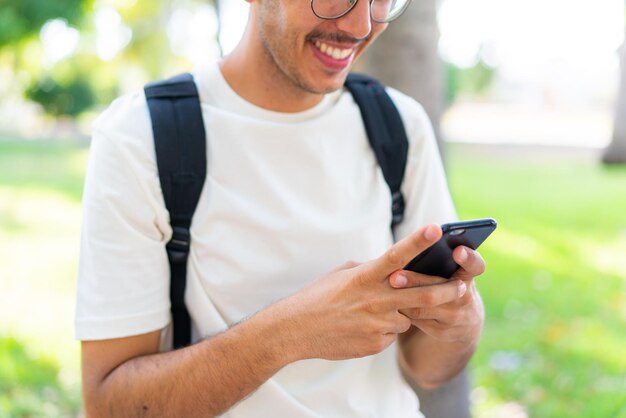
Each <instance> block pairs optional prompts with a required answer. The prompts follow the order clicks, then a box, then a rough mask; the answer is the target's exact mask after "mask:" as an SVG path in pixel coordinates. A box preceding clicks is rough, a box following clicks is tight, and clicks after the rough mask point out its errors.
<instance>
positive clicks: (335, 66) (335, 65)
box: [309, 41, 355, 70]
mask: <svg viewBox="0 0 626 418" xmlns="http://www.w3.org/2000/svg"><path fill="white" fill-rule="evenodd" d="M309 48H311V50H312V51H313V55H315V57H316V58H317V59H318V60H320V61H321V63H322V64H323V65H324V66H325V67H327V68H329V69H332V70H343V69H344V68H346V67H348V66H349V65H350V63H351V62H352V59H353V58H354V52H355V49H354V48H353V49H352V52H351V53H350V55H348V56H347V57H345V58H343V59H339V60H336V59H334V58H333V57H330V56H328V55H326V54H324V53H323V52H322V51H320V50H319V49H317V47H316V46H315V44H314V43H313V42H311V41H309Z"/></svg>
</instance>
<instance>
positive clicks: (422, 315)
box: [390, 248, 485, 389]
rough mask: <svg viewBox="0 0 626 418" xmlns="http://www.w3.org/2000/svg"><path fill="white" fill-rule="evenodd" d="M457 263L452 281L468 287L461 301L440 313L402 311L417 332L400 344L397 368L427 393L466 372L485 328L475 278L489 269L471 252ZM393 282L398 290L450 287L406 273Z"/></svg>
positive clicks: (394, 277)
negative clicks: (463, 371) (402, 280)
mask: <svg viewBox="0 0 626 418" xmlns="http://www.w3.org/2000/svg"><path fill="white" fill-rule="evenodd" d="M464 251H465V254H466V256H464V255H463V252H464ZM454 257H455V260H456V261H457V263H458V264H459V265H460V266H461V268H460V269H459V271H458V272H457V273H456V274H455V275H454V276H453V278H452V280H455V281H461V282H462V283H464V284H465V286H464V288H465V290H464V291H463V295H462V297H461V298H459V299H458V300H455V301H453V302H450V303H445V304H442V305H440V306H436V307H427V308H413V309H405V310H402V311H401V312H403V313H404V314H405V315H407V316H408V317H409V318H411V322H412V324H413V325H414V327H412V328H411V329H410V330H409V331H407V332H406V333H404V334H403V335H401V336H400V338H399V341H400V344H399V356H398V359H399V363H400V366H401V367H402V369H403V370H404V371H405V372H406V373H407V374H408V375H409V376H410V377H412V378H413V379H414V380H415V381H416V382H417V383H418V384H419V385H420V386H421V387H423V388H426V389H433V388H436V387H438V386H440V385H441V384H443V383H446V382H447V381H448V380H450V379H451V378H453V377H454V376H456V375H457V374H458V373H459V372H461V370H463V368H464V367H465V366H466V365H467V363H468V361H469V360H470V358H471V357H472V355H473V353H474V351H475V349H476V347H477V345H478V340H479V338H480V333H481V331H482V327H483V323H484V307H483V303H482V299H481V298H480V295H479V294H478V291H477V290H476V286H475V284H474V279H473V278H474V276H478V275H480V274H482V272H483V271H484V270H485V263H484V261H483V260H482V258H481V257H480V254H478V253H477V252H476V251H472V250H471V249H464V248H457V249H456V250H455V252H454ZM400 276H403V277H405V278H406V282H407V283H406V284H402V283H401V282H400V281H398V278H399V277H400ZM390 280H391V284H392V286H394V287H398V288H403V287H406V286H432V285H440V284H441V283H445V282H447V281H448V280H446V279H441V278H437V277H430V276H424V275H419V274H417V273H413V272H408V271H403V272H398V273H396V274H394V275H392V276H391V278H390ZM435 287H436V286H435Z"/></svg>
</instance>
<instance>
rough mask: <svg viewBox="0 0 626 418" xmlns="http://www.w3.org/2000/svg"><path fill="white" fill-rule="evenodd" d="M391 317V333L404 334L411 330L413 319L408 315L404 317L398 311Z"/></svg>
mask: <svg viewBox="0 0 626 418" xmlns="http://www.w3.org/2000/svg"><path fill="white" fill-rule="evenodd" d="M391 315H392V316H391V318H390V326H389V331H388V332H389V333H394V334H402V333H404V332H406V331H408V330H409V328H411V325H412V322H411V319H410V318H409V317H407V316H406V315H403V314H401V313H399V312H397V311H396V312H394V313H392V314H391Z"/></svg>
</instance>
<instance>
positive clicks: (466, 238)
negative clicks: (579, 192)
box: [404, 218, 498, 279]
mask: <svg viewBox="0 0 626 418" xmlns="http://www.w3.org/2000/svg"><path fill="white" fill-rule="evenodd" d="M497 225H498V224H497V222H496V220H495V219H491V218H486V219H475V220H472V221H459V222H451V223H447V224H443V225H441V231H442V232H443V235H442V237H441V239H439V241H437V242H436V243H435V244H433V245H432V246H431V247H429V248H427V249H426V250H424V251H423V252H422V253H421V254H419V255H418V256H417V257H415V258H414V259H413V260H411V262H409V264H407V265H406V266H405V267H404V270H410V271H414V272H417V273H422V274H427V275H429V276H438V277H445V278H446V279H449V278H450V277H452V275H453V274H454V273H455V272H456V271H457V270H458V268H459V265H458V264H457V263H456V262H455V261H454V259H453V258H452V251H454V249H455V248H456V247H458V246H459V245H463V246H466V247H469V248H471V249H473V250H475V249H477V248H478V246H479V245H480V244H482V243H483V242H484V241H485V240H486V239H487V237H488V236H489V235H490V234H491V233H492V232H493V231H494V230H495V229H496V226H497Z"/></svg>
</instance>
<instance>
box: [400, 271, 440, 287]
mask: <svg viewBox="0 0 626 418" xmlns="http://www.w3.org/2000/svg"><path fill="white" fill-rule="evenodd" d="M448 281H449V279H444V278H442V277H437V276H428V275H426V274H421V273H415V272H413V271H409V270H398V271H395V272H393V273H392V274H391V276H389V284H391V287H394V288H396V289H402V288H405V287H420V286H431V285H434V284H441V283H447V282H448Z"/></svg>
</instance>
